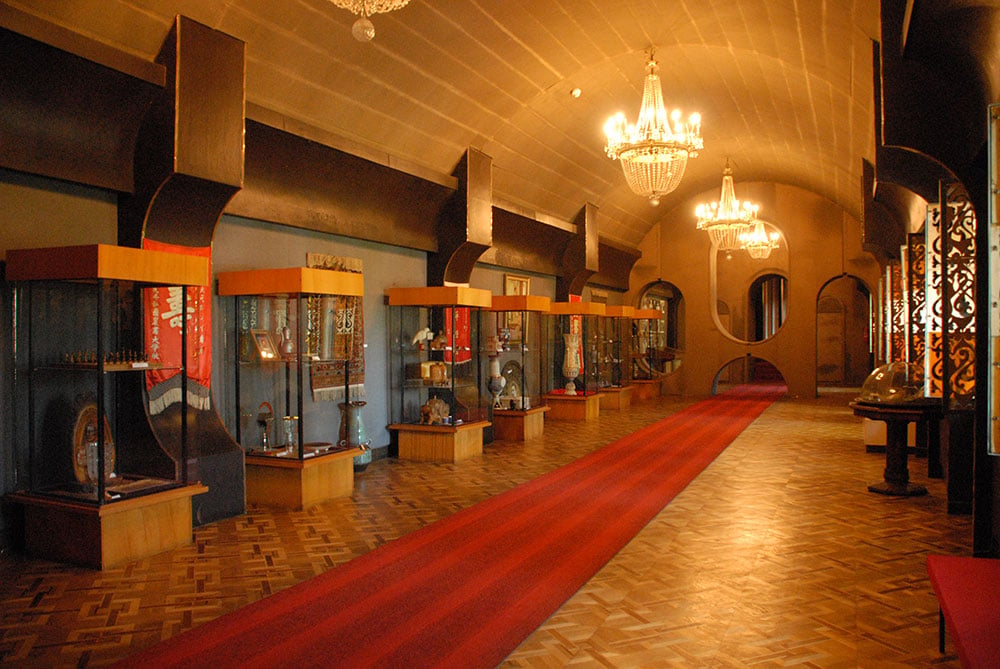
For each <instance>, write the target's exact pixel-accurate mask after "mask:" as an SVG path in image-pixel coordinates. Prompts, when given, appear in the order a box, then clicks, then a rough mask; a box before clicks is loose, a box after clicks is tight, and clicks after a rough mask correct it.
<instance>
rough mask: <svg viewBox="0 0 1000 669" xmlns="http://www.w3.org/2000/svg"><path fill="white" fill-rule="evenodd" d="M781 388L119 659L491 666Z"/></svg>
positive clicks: (726, 400)
mask: <svg viewBox="0 0 1000 669" xmlns="http://www.w3.org/2000/svg"><path fill="white" fill-rule="evenodd" d="M784 392H785V387H784V386H780V385H770V386H755V387H751V386H743V387H739V388H736V389H733V390H731V391H729V392H727V393H725V394H723V395H719V396H716V397H713V398H711V399H708V400H705V401H702V402H698V403H697V404H694V405H692V406H690V407H688V408H686V409H684V410H682V411H680V412H678V413H675V414H673V415H671V416H668V417H667V418H664V419H662V420H660V421H658V422H656V423H653V424H652V425H649V426H647V427H645V428H643V429H641V430H638V431H637V432H634V433H633V434H630V435H628V436H625V437H622V438H621V439H619V440H617V441H615V442H613V443H611V444H609V445H607V446H605V447H603V448H601V449H599V450H597V451H594V452H593V453H590V454H589V455H586V456H584V457H582V458H580V459H579V460H576V461H575V462H572V463H570V464H569V465H566V466H565V467H562V468H560V469H557V470H555V471H553V472H550V473H548V474H546V475H544V476H541V477H539V478H537V479H535V480H533V481H530V482H528V483H525V484H523V485H521V486H518V487H517V488H514V489H512V490H509V491H507V492H506V493H503V494H501V495H497V496H496V497H493V498H491V499H488V500H486V501H484V502H481V503H479V504H476V505H475V506H472V507H470V508H468V509H465V510H463V511H460V512H458V513H455V514H453V515H451V516H449V517H447V518H444V519H442V520H440V521H438V522H436V523H433V524H431V525H428V526H427V527H424V528H422V529H420V530H418V531H416V532H413V533H411V534H408V535H406V536H404V537H401V538H399V539H397V540H395V541H392V542H390V543H388V544H386V545H384V546H381V547H380V548H378V549H376V550H374V551H372V552H371V553H368V554H367V555H363V556H361V557H359V558H356V559H354V560H352V561H351V562H348V563H347V564H344V565H342V566H339V567H337V568H335V569H332V570H330V571H329V572H326V573H325V574H321V575H320V576H317V577H315V578H313V579H311V580H309V581H306V582H303V583H300V584H298V585H296V586H293V587H291V588H289V589H287V590H284V591H282V592H279V593H277V594H275V595H272V596H271V597H268V598H266V599H262V600H260V601H257V602H255V603H253V604H251V605H249V606H246V607H244V608H243V609H240V610H238V611H234V612H232V613H230V614H227V615H225V616H222V617H221V618H218V619H216V620H213V621H211V622H209V623H206V624H205V625H202V626H201V627H198V628H196V629H193V630H190V631H188V632H185V633H183V634H180V635H178V636H176V637H174V638H171V639H168V640H166V641H164V642H162V643H160V644H158V645H156V646H153V647H151V648H149V649H146V650H145V651H141V652H139V653H137V654H136V655H133V656H132V657H130V658H128V659H126V660H125V661H124V662H123V663H122V666H136V667H140V666H141V667H146V666H155V667H165V666H190V667H212V668H213V669H221V668H222V667H234V666H240V667H278V666H298V667H302V666H309V667H352V668H353V667H371V666H381V667H494V666H496V665H497V664H499V663H500V662H501V661H502V660H503V659H504V658H505V657H506V656H507V655H509V654H510V653H511V652H512V651H513V650H514V649H515V648H517V646H518V644H520V643H521V642H522V641H523V640H524V639H525V637H527V636H528V635H529V634H530V633H531V632H532V631H534V630H535V629H536V628H537V627H538V626H539V625H541V624H542V623H543V622H545V620H546V619H547V618H548V617H549V616H551V615H552V613H554V612H555V611H556V609H558V608H559V606H561V605H562V604H563V602H565V601H566V600H567V599H568V598H569V597H570V596H571V595H572V594H573V593H574V592H576V591H577V590H578V589H579V588H580V586H582V585H583V584H584V583H586V582H587V580H589V579H590V577H592V576H593V575H594V574H595V573H596V572H597V571H598V570H599V569H600V568H601V567H602V566H603V565H604V564H605V563H606V562H607V561H608V560H610V559H611V558H612V557H613V556H614V554H615V553H617V552H618V551H619V550H620V549H621V548H622V546H624V545H625V544H626V543H627V542H628V541H629V540H631V539H632V537H633V536H635V534H636V533H637V532H638V531H639V530H641V529H642V527H643V526H644V525H646V523H648V522H649V521H650V520H651V519H652V518H653V517H654V516H655V515H656V514H657V513H659V512H660V511H661V510H662V509H663V507H664V506H666V505H667V503H669V502H670V500H671V499H672V498H673V497H674V495H676V494H677V493H678V492H680V491H681V490H683V489H684V487H685V486H686V485H687V484H688V483H689V482H690V481H691V480H692V479H693V478H694V477H695V476H697V475H698V473H699V472H701V470H702V469H704V468H705V467H706V466H708V465H709V464H710V463H711V462H712V460H713V459H715V457H716V456H717V455H718V454H719V453H721V452H722V451H723V449H725V448H726V446H728V445H729V443H730V442H731V441H732V440H733V439H734V438H735V437H736V436H737V435H739V433H740V432H742V431H743V429H744V428H745V427H746V426H747V425H749V424H750V423H751V422H753V420H754V419H755V418H757V416H759V415H760V414H761V412H763V411H764V409H766V408H767V407H768V406H769V405H770V404H771V403H772V402H773V401H774V400H775V399H777V398H778V397H780V396H781V395H782V394H784Z"/></svg>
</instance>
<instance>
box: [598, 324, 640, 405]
mask: <svg viewBox="0 0 1000 669" xmlns="http://www.w3.org/2000/svg"><path fill="white" fill-rule="evenodd" d="M634 313H635V309H634V308H633V307H629V306H610V305H609V306H607V307H606V308H605V314H604V316H600V317H599V318H598V330H599V332H598V354H597V355H598V360H597V365H598V381H597V385H598V389H599V390H600V391H601V408H602V409H627V408H629V406H630V405H631V401H632V362H631V359H630V351H631V345H632V315H633V314H634Z"/></svg>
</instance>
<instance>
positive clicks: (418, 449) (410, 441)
mask: <svg viewBox="0 0 1000 669" xmlns="http://www.w3.org/2000/svg"><path fill="white" fill-rule="evenodd" d="M489 424H490V423H489V421H485V420H483V421H476V422H473V423H462V424H461V425H420V424H409V423H396V424H393V425H390V426H389V429H390V430H394V431H395V432H396V438H397V440H398V444H399V459H400V460H416V461H418V462H461V461H462V460H467V459H469V458H471V457H473V456H476V455H482V453H483V428H484V427H486V426H488V425H489Z"/></svg>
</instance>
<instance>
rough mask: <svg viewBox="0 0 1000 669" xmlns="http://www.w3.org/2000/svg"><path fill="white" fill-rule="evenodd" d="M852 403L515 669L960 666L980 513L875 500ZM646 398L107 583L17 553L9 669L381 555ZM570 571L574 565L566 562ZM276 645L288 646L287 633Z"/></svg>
mask: <svg viewBox="0 0 1000 669" xmlns="http://www.w3.org/2000/svg"><path fill="white" fill-rule="evenodd" d="M855 394H856V393H855V392H851V391H846V392H831V393H828V394H824V396H823V397H821V398H820V399H815V400H813V399H810V400H783V401H781V402H778V403H777V404H775V405H773V406H772V407H771V408H770V409H768V410H767V411H766V412H765V413H764V415H763V416H762V417H761V418H759V419H758V420H757V421H756V422H755V423H754V424H753V425H751V426H750V427H749V428H748V429H747V430H746V431H745V432H744V433H743V434H742V435H741V436H740V437H739V438H738V439H737V440H736V441H735V442H733V444H732V445H731V446H730V447H729V448H728V449H727V450H726V451H725V452H724V453H723V454H722V455H721V456H720V457H719V458H718V459H717V460H716V461H715V462H714V463H713V464H712V465H711V466H710V467H709V468H708V469H706V470H705V471H704V472H703V473H702V474H701V475H700V476H699V477H698V478H697V479H695V481H694V482H692V483H691V485H689V486H688V487H687V489H685V490H684V491H683V492H682V493H681V494H680V495H678V496H677V497H676V498H675V499H674V501H673V502H672V503H671V504H670V505H668V506H667V507H666V508H665V509H664V510H663V511H662V512H661V513H660V514H659V515H658V516H657V517H656V518H655V519H654V520H653V521H652V522H651V523H650V524H649V525H648V526H647V527H646V528H645V529H644V530H643V531H642V532H641V533H640V534H639V535H637V536H636V537H635V539H634V540H633V541H632V542H631V543H630V544H628V545H627V546H626V547H625V548H624V549H623V550H622V551H621V552H620V553H619V554H618V555H617V556H616V557H615V558H614V559H613V560H612V561H611V562H609V563H608V564H607V565H606V566H605V567H604V568H603V569H602V570H601V571H600V572H599V573H598V574H597V575H596V576H595V577H594V578H593V579H592V580H591V581H590V582H589V583H588V584H586V585H585V586H584V587H583V588H581V589H580V591H579V592H578V593H577V594H576V595H575V596H573V597H572V598H571V599H569V600H568V601H567V602H566V603H565V605H564V606H563V607H562V608H561V609H560V610H559V611H557V612H556V613H555V614H554V615H553V616H552V618H551V619H550V620H549V621H548V622H546V623H545V624H544V625H542V627H540V628H539V629H538V630H537V631H536V632H535V633H534V634H532V635H531V636H530V637H528V638H527V639H525V641H524V642H523V644H522V645H521V646H520V647H519V648H518V649H517V650H516V651H515V652H514V653H512V654H511V655H510V657H508V658H507V660H506V661H505V662H504V664H503V666H504V667H564V666H573V667H749V666H752V667H779V666H780V667H786V666H801V667H930V666H936V667H958V666H959V664H958V661H957V659H956V657H955V656H954V654H953V649H952V648H951V646H950V644H949V647H948V651H947V652H948V653H949V654H946V655H943V656H942V655H940V654H939V653H938V650H937V621H938V609H937V602H936V600H935V598H934V595H933V592H932V590H931V587H930V583H929V582H928V579H927V574H926V570H925V559H926V555H927V554H928V553H930V552H939V553H948V554H959V555H966V554H969V552H970V549H971V536H972V529H971V526H972V523H971V518H969V517H963V516H958V517H956V516H948V515H947V514H946V511H945V509H946V500H945V493H944V485H943V483H942V482H941V481H939V480H933V479H932V480H928V479H927V477H926V461H922V460H912V459H911V462H910V474H911V478H912V479H913V480H915V481H917V482H920V483H924V484H926V485H927V487H928V488H929V490H930V494H929V495H928V496H926V497H919V498H909V499H897V498H890V497H884V496H879V495H875V494H872V493H869V492H868V491H867V489H866V486H867V484H868V483H871V482H874V481H878V480H880V479H881V477H882V470H883V468H884V465H885V461H884V456H881V455H877V454H868V453H865V448H864V445H863V443H862V439H861V423H860V419H858V418H855V417H854V416H853V415H852V414H851V412H850V411H849V410H848V409H847V408H846V404H847V402H848V401H849V400H850V399H853V397H854V395H855ZM683 403H684V402H682V401H681V400H679V399H658V400H645V401H636V402H633V404H632V407H631V409H629V410H628V411H626V412H603V413H602V415H601V417H600V419H599V420H597V421H590V422H586V423H583V422H557V421H549V420H546V426H545V434H544V436H543V437H541V438H539V439H537V440H534V441H531V442H528V443H525V444H515V443H501V442H496V443H494V444H492V445H489V446H487V447H486V448H485V452H484V454H483V456H482V457H477V458H474V459H472V460H467V461H465V462H462V463H459V464H426V463H407V462H399V461H396V460H393V459H386V460H380V461H376V462H375V463H373V464H372V465H371V466H370V467H369V468H368V470H367V471H366V472H364V473H363V474H361V475H359V477H358V480H357V484H356V489H355V493H354V495H353V497H352V498H351V499H345V500H338V501H333V502H328V503H324V504H321V505H319V506H316V507H313V508H311V509H308V510H306V511H300V512H289V511H273V510H267V509H263V508H254V509H251V510H250V512H249V513H247V514H246V515H244V516H240V517H238V518H232V519H228V520H224V521H220V522H217V523H213V524H211V525H208V526H205V527H200V528H197V529H196V530H195V542H194V544H193V545H192V546H190V547H186V548H182V549H177V550H173V551H170V552H168V553H164V554H161V555H158V556H154V557H152V558H148V559H145V560H141V561H138V562H135V563H133V564H129V565H127V566H125V567H122V568H119V569H110V570H106V571H104V572H96V571H89V570H85V569H77V568H71V567H66V566H62V565H56V564H52V563H47V562H42V561H36V560H24V559H22V558H21V557H19V556H17V555H11V554H3V555H0V664H2V665H3V666H16V667H56V666H67V667H74V666H79V667H87V666H100V665H103V664H107V663H109V662H111V661H114V660H116V659H120V658H122V657H125V656H127V655H128V654H129V653H130V652H132V651H133V650H135V649H137V648H140V647H144V646H148V645H151V644H153V643H155V642H156V641H158V640H160V639H163V638H167V637H170V636H172V635H174V634H177V633H178V632H181V631H183V630H185V629H188V628H190V627H193V626H196V625H198V624H200V623H203V622H205V621H207V620H210V619H212V618H214V617H216V616H219V615H221V614H223V613H226V612H229V611H233V610H236V609H238V608H240V607H241V606H244V605H245V604H247V603H249V602H251V601H254V600H256V599H259V598H261V597H265V596H267V595H269V594H272V593H274V592H277V591H279V590H281V589H283V588H286V587H288V586H290V585H292V584H294V583H298V582H300V581H303V580H305V579H308V578H309V577H311V576H313V575H315V574H319V573H321V572H323V571H325V570H327V569H331V568H334V567H336V566H337V565H338V564H341V563H343V562H345V561H347V560H350V559H353V558H356V557H358V556H362V555H364V553H366V552H367V551H369V550H371V549H372V548H374V547H376V546H378V545H380V544H382V543H385V542H387V541H391V540H393V539H394V538H396V537H399V536H401V535H403V534H405V533H407V532H410V531H412V530H414V529H416V528H418V527H421V526H423V525H426V524H428V523H432V522H434V521H435V520H437V519H439V518H442V517H444V516H446V515H448V514H450V513H452V512H454V511H456V510H458V509H461V508H463V507H466V506H468V505H471V504H475V503H476V502H478V501H480V500H483V499H486V498H487V497H489V496H491V495H494V494H497V493H499V492H501V491H503V490H506V489H508V488H510V487H512V486H515V485H518V484H519V483H522V482H524V481H528V480H530V479H532V478H534V477H536V476H538V475H540V474H542V473H544V472H546V471H549V470H551V469H553V468H555V467H558V466H560V465H563V464H566V463H567V462H570V461H571V460H573V459H574V458H577V457H579V456H581V455H583V454H584V453H586V452H588V451H590V450H593V449H594V448H597V447H599V446H601V445H602V444H605V443H607V442H609V441H611V440H613V439H614V438H615V437H616V436H617V435H619V434H623V433H627V432H629V431H631V430H634V429H637V428H638V427H641V426H642V425H645V424H648V423H650V422H652V421H654V420H656V419H658V418H660V417H662V416H664V415H666V414H667V413H669V412H671V411H673V410H676V409H677V408H679V407H680V406H682V405H683ZM566 559H572V555H567V556H566ZM280 634H281V631H280V630H275V635H280Z"/></svg>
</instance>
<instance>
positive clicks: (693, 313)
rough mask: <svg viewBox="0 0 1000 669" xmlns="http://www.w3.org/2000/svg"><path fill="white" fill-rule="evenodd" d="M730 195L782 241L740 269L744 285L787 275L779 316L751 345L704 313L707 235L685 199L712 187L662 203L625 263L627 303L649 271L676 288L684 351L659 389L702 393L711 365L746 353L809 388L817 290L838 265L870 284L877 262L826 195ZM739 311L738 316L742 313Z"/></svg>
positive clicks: (800, 389)
mask: <svg viewBox="0 0 1000 669" xmlns="http://www.w3.org/2000/svg"><path fill="white" fill-rule="evenodd" d="M736 195H737V197H738V198H740V199H749V200H752V201H754V202H757V203H758V204H760V216H761V218H762V219H764V220H766V221H768V222H771V223H773V224H774V225H776V226H777V227H778V228H779V229H780V230H781V231H782V233H783V235H784V243H787V249H788V254H787V257H784V255H783V254H782V253H778V254H776V257H775V259H774V260H772V259H768V260H765V261H761V262H760V263H759V264H758V265H757V266H756V267H755V269H753V270H750V272H749V274H751V276H747V277H746V278H745V286H749V284H750V282H751V281H752V280H753V278H755V277H756V276H760V275H761V274H764V273H768V272H771V271H775V272H777V273H780V274H784V275H786V276H787V277H788V313H787V319H786V320H785V323H784V325H783V326H782V328H781V329H780V330H779V331H778V333H777V334H776V335H775V336H773V337H771V338H770V339H768V340H766V341H763V342H757V343H753V344H750V343H746V342H743V341H737V340H736V339H734V338H733V337H731V336H729V335H728V334H726V333H723V332H722V331H721V330H720V329H719V327H717V324H716V321H715V319H714V318H713V313H714V308H713V305H712V298H711V272H710V265H711V263H710V258H709V253H710V242H709V239H708V235H707V234H706V233H705V232H702V231H700V230H698V229H697V228H696V227H695V216H694V208H695V205H696V204H698V203H700V202H703V201H705V202H707V201H711V200H713V199H717V198H718V196H719V189H718V188H713V189H712V190H711V191H708V192H705V193H702V194H701V195H699V196H696V197H694V198H692V199H691V200H689V201H686V202H684V203H681V204H678V205H676V206H675V207H674V208H672V209H671V210H669V211H667V212H664V216H663V218H662V219H661V220H660V221H659V223H657V224H656V225H655V226H654V227H653V229H652V230H650V232H649V234H648V235H646V237H645V239H644V240H643V242H642V244H641V245H640V250H641V251H642V258H641V259H640V260H639V261H638V262H637V263H636V265H635V267H634V268H633V270H632V274H631V277H630V280H629V285H630V290H629V292H628V294H627V295H626V300H625V301H626V304H636V300H638V298H639V295H640V293H641V292H642V289H643V288H644V287H645V286H647V285H649V284H650V283H654V282H656V281H658V280H662V281H669V282H670V283H672V284H674V285H675V286H677V288H679V289H680V291H681V292H682V293H683V295H684V305H685V335H684V341H685V342H686V348H685V352H684V359H683V363H682V364H681V366H680V368H679V369H678V370H677V371H676V372H674V373H673V374H671V375H670V376H668V377H667V378H666V380H665V381H664V385H663V388H664V392H668V393H679V394H683V395H707V394H710V393H711V392H712V382H713V380H714V379H715V376H716V374H717V373H718V371H719V370H720V369H721V368H722V367H724V366H725V365H726V364H727V363H728V362H730V361H731V360H733V359H736V358H742V357H744V356H746V355H747V354H748V353H749V354H750V355H753V356H755V357H758V358H763V359H765V360H768V361H770V362H771V363H772V364H774V365H775V366H776V367H777V368H778V370H779V371H780V372H781V373H782V375H783V376H784V378H785V381H786V383H787V384H788V389H789V393H790V394H791V395H793V396H802V397H812V396H815V394H816V300H817V296H818V295H819V292H820V290H821V289H822V287H823V285H824V284H825V283H826V282H828V281H830V280H831V279H834V278H836V277H838V276H841V275H843V274H845V273H846V274H851V275H854V276H856V277H858V278H859V279H861V280H862V281H863V282H864V283H865V284H866V285H867V287H868V289H869V291H871V292H872V293H875V292H876V290H877V287H878V278H879V272H880V270H879V266H878V263H877V262H876V261H875V259H874V257H873V256H872V255H870V254H869V253H867V252H864V251H863V250H862V248H861V226H860V223H859V222H858V221H857V220H856V219H854V218H852V217H851V216H849V215H848V214H846V213H845V212H844V211H843V209H841V208H840V207H838V206H836V205H834V204H833V203H832V202H830V201H829V200H827V199H825V198H822V197H820V196H818V195H815V194H813V193H810V192H808V191H804V190H802V189H800V188H796V187H793V186H786V185H782V184H764V183H751V184H743V183H739V182H737V184H736ZM858 197H861V193H860V192H859V193H858ZM783 258H784V259H783ZM720 262H723V261H720ZM740 262H742V261H740ZM786 263H787V265H786ZM727 269H728V268H727ZM723 274H724V275H726V276H728V277H729V278H728V279H727V283H728V282H730V281H733V280H734V279H733V278H732V272H731V271H726V272H723ZM730 291H731V288H730V287H728V286H726V287H721V288H720V292H722V293H729V292H730ZM740 309H741V310H742V309H745V307H740ZM738 317H739V318H743V315H742V313H741V314H740V315H739V316H738ZM741 327H742V326H741Z"/></svg>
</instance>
